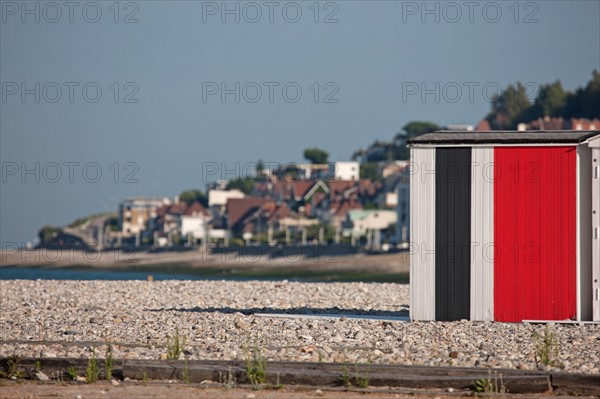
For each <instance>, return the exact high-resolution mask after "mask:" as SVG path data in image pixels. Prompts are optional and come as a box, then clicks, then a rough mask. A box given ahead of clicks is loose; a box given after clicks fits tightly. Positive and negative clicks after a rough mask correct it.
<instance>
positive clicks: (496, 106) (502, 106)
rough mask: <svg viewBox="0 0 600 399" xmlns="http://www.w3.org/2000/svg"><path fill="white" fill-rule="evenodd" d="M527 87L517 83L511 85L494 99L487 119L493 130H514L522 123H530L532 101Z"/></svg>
mask: <svg viewBox="0 0 600 399" xmlns="http://www.w3.org/2000/svg"><path fill="white" fill-rule="evenodd" d="M527 94H528V93H527V87H526V86H525V85H524V84H523V83H521V82H517V84H516V86H514V85H509V86H508V87H507V88H506V90H504V91H503V92H502V93H501V94H500V95H498V96H495V97H494V98H493V99H492V112H491V113H490V114H489V115H488V116H487V117H486V119H487V120H488V122H490V125H491V126H492V128H493V129H514V128H516V126H517V124H518V123H519V122H522V121H529V120H528V119H529V118H530V117H531V115H529V116H528V115H527V112H528V111H529V112H530V111H531V106H532V104H531V101H530V100H529V98H528V96H527Z"/></svg>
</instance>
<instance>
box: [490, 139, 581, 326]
mask: <svg viewBox="0 0 600 399" xmlns="http://www.w3.org/2000/svg"><path fill="white" fill-rule="evenodd" d="M575 161H576V150H575V147H562V146H561V147H496V148H495V150H494V162H495V165H496V172H497V173H498V174H497V176H496V179H495V183H494V241H495V247H494V316H495V319H496V320H498V321H522V320H561V319H570V318H573V317H575V314H576V280H575V278H576V244H577V243H576V181H575V180H576V168H575V166H576V163H575Z"/></svg>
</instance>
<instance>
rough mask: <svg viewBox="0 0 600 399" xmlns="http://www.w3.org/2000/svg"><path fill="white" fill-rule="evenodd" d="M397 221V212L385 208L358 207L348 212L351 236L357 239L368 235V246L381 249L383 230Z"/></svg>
mask: <svg viewBox="0 0 600 399" xmlns="http://www.w3.org/2000/svg"><path fill="white" fill-rule="evenodd" d="M396 223H397V213H396V212H395V211H391V210H385V209H372V210H365V209H356V210H351V211H349V212H348V216H347V222H346V223H345V225H346V227H349V228H350V236H351V237H352V242H353V243H354V242H355V241H356V239H358V238H360V237H363V236H366V237H367V247H368V248H370V249H381V231H382V230H386V229H387V228H388V227H390V226H391V225H395V224H396Z"/></svg>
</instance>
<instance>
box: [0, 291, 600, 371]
mask: <svg viewBox="0 0 600 399" xmlns="http://www.w3.org/2000/svg"><path fill="white" fill-rule="evenodd" d="M0 292H1V293H2V294H1V306H0V310H1V312H0V333H1V335H0V357H7V356H12V355H14V354H16V355H19V356H22V357H38V356H43V357H77V358H87V357H89V356H90V355H91V353H92V350H93V348H94V347H95V348H96V351H97V353H98V356H99V357H100V358H102V357H104V355H105V353H106V345H107V343H110V344H111V345H112V347H113V348H112V350H113V357H114V358H116V359H165V358H166V353H167V347H168V345H169V344H168V342H172V337H174V336H175V335H176V333H178V334H179V336H180V337H181V340H182V341H184V342H183V344H184V349H185V350H184V352H183V353H182V354H181V357H182V358H183V357H184V356H185V357H187V358H188V359H191V360H194V359H221V360H243V359H246V357H247V356H248V352H249V348H254V347H257V348H260V350H261V351H262V352H263V354H264V355H265V356H266V357H267V359H268V360H269V361H276V360H281V361H311V362H319V361H323V362H347V363H350V364H353V363H355V362H359V363H360V362H372V363H376V364H404V365H428V366H458V367H472V366H477V367H494V368H518V369H526V370H527V369H535V368H549V369H559V370H564V371H567V372H581V373H588V374H599V373H600V325H573V324H571V325H568V324H554V325H549V327H548V331H549V333H550V334H552V336H553V341H554V342H555V343H556V345H555V346H554V345H553V346H552V348H551V349H550V350H549V352H550V356H551V359H552V360H554V364H553V365H550V366H547V367H546V366H543V365H540V366H539V367H537V366H536V361H535V357H536V356H535V353H536V343H539V342H541V340H540V339H536V338H534V337H533V332H534V331H536V332H537V333H539V334H541V335H542V336H543V335H544V328H545V327H544V326H542V325H531V324H527V323H497V322H470V321H458V322H405V321H400V320H399V318H398V316H407V315H408V295H409V290H408V286H407V285H399V284H374V283H373V284H366V283H295V282H287V281H278V282H258V281H251V282H234V281H152V282H150V281H51V280H37V281H25V280H10V281H9V280H4V281H0ZM256 313H262V314H264V313H267V314H269V313H278V314H281V313H291V314H303V315H310V314H336V315H337V316H341V317H330V318H322V317H316V318H289V317H271V316H266V317H265V316H257V315H256ZM359 314H360V315H365V316H378V317H379V319H376V318H368V317H367V318H360V319H357V318H352V317H350V316H353V315H359ZM386 318H387V319H386Z"/></svg>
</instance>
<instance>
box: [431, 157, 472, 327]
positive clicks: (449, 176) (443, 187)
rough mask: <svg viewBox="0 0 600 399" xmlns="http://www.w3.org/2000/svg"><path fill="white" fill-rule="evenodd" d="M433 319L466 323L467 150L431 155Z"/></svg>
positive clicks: (468, 269) (468, 240)
mask: <svg viewBox="0 0 600 399" xmlns="http://www.w3.org/2000/svg"><path fill="white" fill-rule="evenodd" d="M435 223H436V228H435V293H436V296H435V319H436V320H460V319H469V316H470V307H471V304H470V297H471V256H470V254H471V245H470V243H471V148H470V147H458V148H437V149H436V152H435Z"/></svg>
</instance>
